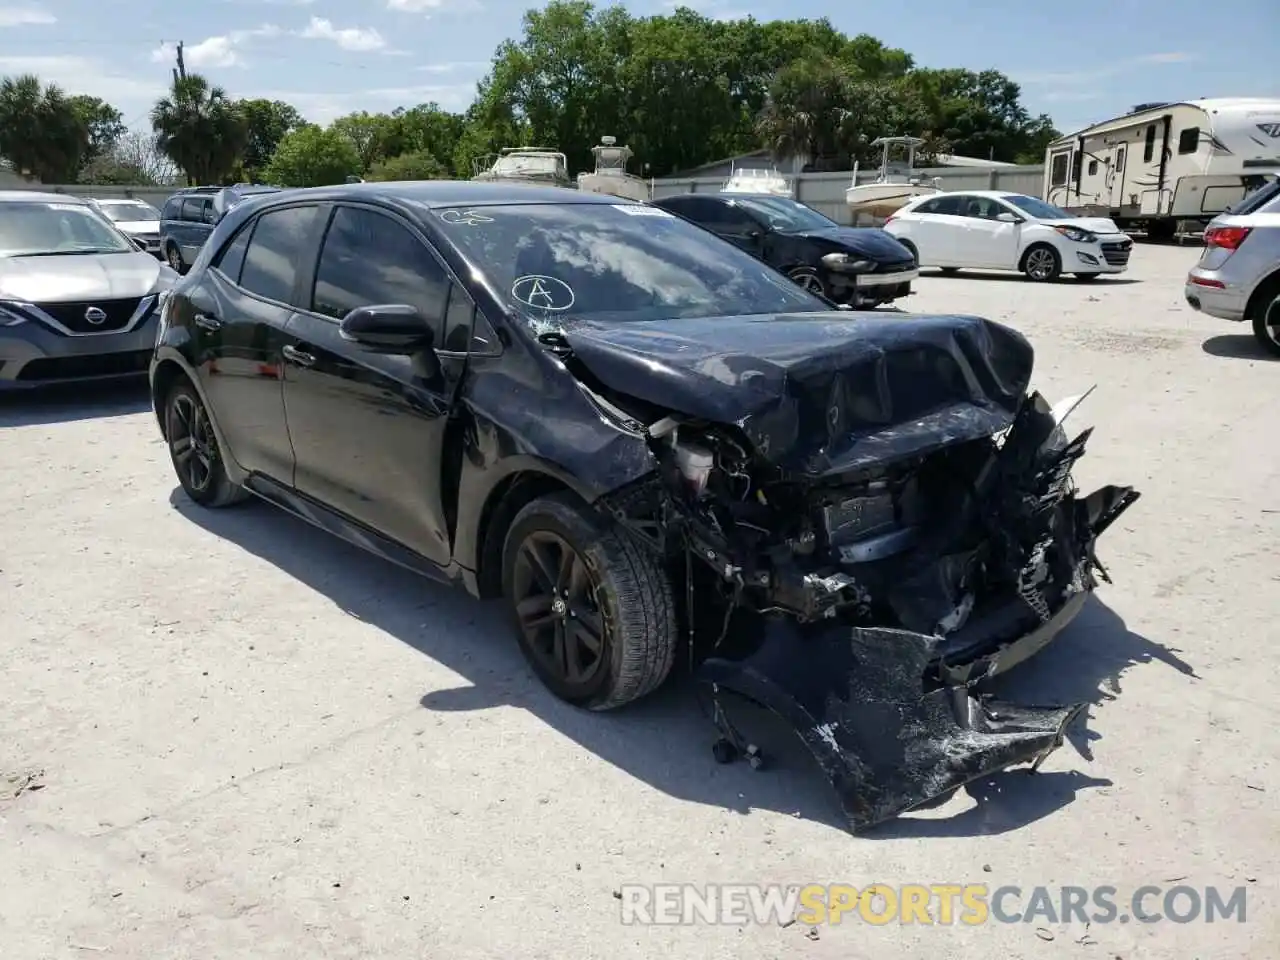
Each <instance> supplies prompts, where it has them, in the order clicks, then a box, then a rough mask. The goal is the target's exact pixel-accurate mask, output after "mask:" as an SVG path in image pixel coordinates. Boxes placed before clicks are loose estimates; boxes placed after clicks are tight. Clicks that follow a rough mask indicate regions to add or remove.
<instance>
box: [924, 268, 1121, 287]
mask: <svg viewBox="0 0 1280 960" xmlns="http://www.w3.org/2000/svg"><path fill="white" fill-rule="evenodd" d="M925 271H928V272H925ZM926 277H946V278H947V279H948V280H993V281H998V282H1001V283H1034V282H1035V281H1033V280H1029V279H1027V278H1026V277H1025V276H1023V275H1022V274H1020V273H1014V272H1013V271H1012V270H1011V271H1009V272H1008V273H1001V272H998V271H994V270H991V271H986V270H958V271H956V272H955V273H943V272H942V271H941V270H938V269H933V268H930V267H925V268H924V269H923V270H922V271H921V273H920V278H921V279H922V280H923V279H925V278H926ZM1050 282H1051V283H1055V284H1068V285H1071V284H1074V285H1075V286H1078V287H1089V288H1090V289H1092V288H1095V287H1096V288H1099V289H1101V288H1102V287H1106V286H1111V285H1124V284H1129V283H1142V281H1141V280H1139V279H1138V278H1137V277H1117V276H1114V275H1111V274H1106V275H1103V276H1100V277H1098V279H1097V280H1092V281H1088V282H1081V281H1079V280H1076V279H1075V278H1074V277H1073V276H1071V274H1064V275H1063V276H1061V277H1059V278H1058V279H1057V280H1053V281H1050Z"/></svg>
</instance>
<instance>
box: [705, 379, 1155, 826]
mask: <svg viewBox="0 0 1280 960" xmlns="http://www.w3.org/2000/svg"><path fill="white" fill-rule="evenodd" d="M1089 434H1090V431H1085V432H1084V433H1083V434H1081V436H1079V437H1077V438H1076V439H1075V440H1074V441H1071V442H1069V443H1068V442H1067V441H1066V439H1065V434H1063V433H1062V431H1061V427H1060V425H1059V421H1058V420H1057V416H1056V415H1055V414H1053V413H1051V411H1050V410H1049V409H1048V407H1047V405H1046V404H1045V403H1044V402H1043V400H1042V399H1041V398H1040V397H1039V396H1038V395H1034V396H1033V397H1032V398H1030V400H1029V402H1028V403H1026V404H1025V405H1024V406H1023V408H1022V410H1021V411H1020V412H1019V414H1018V417H1017V418H1016V419H1015V422H1014V425H1013V426H1012V427H1011V429H1010V431H1009V433H1008V436H1007V437H1006V439H1005V441H1004V443H1003V445H1002V446H1001V447H1000V448H999V450H998V452H997V453H996V454H995V455H994V463H993V464H992V467H991V469H990V470H989V471H987V472H986V475H987V476H988V478H989V480H988V481H986V486H985V493H984V492H983V491H982V490H979V491H978V496H979V499H978V501H977V502H978V503H980V504H982V506H980V507H975V515H981V516H983V517H984V518H985V520H984V523H985V524H986V525H987V529H988V536H987V539H986V542H985V543H984V544H982V545H980V546H976V547H973V548H971V549H968V550H965V551H961V552H958V553H951V554H941V553H940V554H938V555H936V557H935V559H934V560H933V561H931V562H930V561H926V560H925V559H924V558H923V557H922V558H920V561H919V564H918V567H917V570H916V572H915V573H914V574H907V575H904V576H902V577H901V578H899V579H898V580H897V581H896V582H897V585H898V587H899V588H900V589H899V590H898V591H897V592H896V593H891V594H890V596H889V597H888V601H889V602H890V604H892V605H893V606H894V609H895V610H896V612H897V614H898V617H899V620H900V621H901V622H902V624H903V625H901V626H894V627H882V626H853V625H849V624H848V623H845V624H837V623H836V620H835V618H832V619H827V620H825V621H822V620H819V621H818V622H817V623H811V624H802V623H801V622H800V621H799V620H798V619H796V618H793V617H785V616H771V617H769V619H768V620H767V621H766V622H765V625H764V632H763V635H762V636H761V637H759V638H758V639H757V641H756V642H755V644H754V645H753V646H752V647H751V648H750V649H749V650H747V651H744V652H743V654H742V655H737V656H735V655H732V654H729V653H725V654H717V655H713V656H711V657H710V658H709V659H707V660H706V661H704V662H703V663H702V665H701V667H700V670H699V677H700V679H701V680H703V681H704V682H706V683H709V684H711V686H712V690H713V692H714V693H715V694H717V695H718V694H719V692H720V691H721V690H722V689H723V690H729V691H733V692H735V693H738V694H741V695H743V696H745V697H747V698H749V699H751V700H754V701H755V702H757V703H759V704H761V705H763V706H764V707H766V708H768V709H770V710H772V711H773V712H774V713H776V714H777V715H778V716H780V717H781V718H782V719H784V720H785V721H786V722H788V723H789V724H791V726H792V727H793V728H794V729H795V730H796V731H797V733H799V735H800V737H801V739H802V740H803V741H804V742H805V743H806V744H807V745H808V747H809V749H810V750H811V751H812V752H813V754H814V756H815V757H816V758H817V759H818V762H819V763H820V764H821V766H822V768H823V770H824V771H825V772H826V774H827V776H828V778H829V779H830V780H831V783H832V785H833V786H834V787H835V789H836V792H837V794H838V796H839V799H840V804H841V807H842V808H843V810H844V813H845V815H846V816H847V817H848V819H849V823H850V825H851V827H852V829H853V831H854V832H858V831H861V830H865V829H867V828H868V827H872V826H874V825H876V824H878V823H881V822H883V821H885V820H888V819H891V818H892V817H895V816H897V815H899V814H901V813H904V812H906V811H908V810H911V809H912V808H914V807H918V806H920V805H921V804H923V803H926V802H927V801H929V800H932V799H935V798H937V797H941V796H945V795H946V794H948V793H950V792H951V791H953V790H955V789H956V788H958V787H961V786H963V785H964V784H966V783H968V782H970V781H971V780H975V779H978V778H980V777H985V776H989V775H991V774H993V773H996V772H998V771H1000V770H1003V769H1005V768H1006V767H1009V766H1011V765H1014V764H1019V763H1030V764H1032V765H1033V766H1038V765H1039V764H1040V762H1041V761H1043V760H1044V758H1045V757H1046V756H1047V755H1048V754H1049V753H1051V752H1052V751H1053V750H1055V749H1056V748H1057V747H1058V746H1060V745H1061V744H1062V742H1063V731H1064V730H1065V729H1066V726H1067V724H1069V723H1070V722H1071V720H1072V719H1073V718H1074V717H1075V716H1077V715H1078V714H1079V713H1080V711H1081V710H1082V709H1083V708H1084V704H1067V705H1060V706H1025V705H1019V704H1013V703H1002V702H998V701H995V700H991V699H987V698H983V697H979V696H977V695H975V693H974V692H973V689H972V688H973V687H974V685H976V684H977V683H979V682H980V681H982V680H985V679H987V678H989V677H991V676H993V675H995V674H998V673H1001V672H1003V671H1005V670H1008V669H1009V668H1010V667H1012V666H1014V665H1016V664H1018V663H1021V662H1023V661H1024V660H1026V659H1028V658H1029V657H1031V656H1033V655H1034V654H1036V653H1038V652H1039V651H1040V650H1041V649H1043V648H1044V647H1045V646H1046V645H1047V644H1048V643H1050V642H1051V641H1052V640H1053V639H1054V637H1056V636H1057V635H1058V634H1059V633H1060V632H1061V631H1062V630H1063V629H1064V628H1065V627H1066V626H1067V625H1068V624H1069V623H1070V622H1071V621H1072V620H1073V619H1075V617H1076V615H1077V614H1078V613H1079V612H1080V610H1081V609H1082V608H1083V606H1084V604H1085V603H1086V602H1087V599H1088V596H1089V594H1090V593H1091V592H1092V591H1093V589H1094V588H1095V586H1096V585H1097V580H1096V579H1095V573H1096V574H1097V575H1098V577H1100V578H1101V579H1104V580H1105V579H1107V576H1106V571H1105V570H1104V569H1103V568H1102V566H1101V564H1100V563H1099V562H1098V560H1097V557H1096V555H1095V544H1096V541H1097V538H1098V537H1099V536H1100V535H1101V534H1102V533H1103V532H1104V531H1105V530H1106V529H1107V528H1108V527H1110V526H1111V525H1112V524H1113V523H1114V522H1115V521H1116V519H1117V518H1119V516H1120V515H1121V514H1122V513H1124V511H1125V510H1127V509H1128V508H1129V507H1130V506H1131V505H1132V504H1133V503H1134V502H1135V501H1136V500H1137V499H1138V497H1139V494H1138V493H1137V492H1136V491H1135V490H1133V489H1132V488H1130V487H1119V486H1105V487H1102V488H1101V489H1099V490H1097V491H1095V492H1094V493H1092V494H1090V495H1088V496H1086V497H1077V496H1076V495H1075V493H1074V487H1073V485H1072V483H1071V480H1070V468H1071V466H1072V464H1073V463H1074V462H1075V461H1076V460H1077V459H1078V458H1079V457H1080V456H1081V455H1082V454H1083V452H1084V446H1085V442H1086V440H1087V439H1088V436H1089ZM977 569H982V570H985V571H986V574H985V575H986V576H992V575H994V576H995V578H996V579H995V580H992V581H989V582H988V585H987V587H986V588H985V589H978V588H968V587H965V586H964V584H965V583H966V581H968V582H970V583H972V582H974V581H972V580H969V575H968V574H964V573H962V572H961V571H964V570H969V571H973V570H977ZM855 576H856V570H855ZM846 579H851V578H846ZM823 582H824V581H817V583H816V584H815V585H814V586H813V587H812V589H818V588H820V586H821V584H822V583H823ZM837 589H842V590H848V589H851V587H850V586H848V585H844V586H840V587H838V588H837ZM961 598H963V599H961ZM958 600H959V601H960V602H959V603H958V602H957V601H958ZM814 614H815V617H820V616H822V611H821V609H820V608H819V607H818V606H817V605H816V604H815V605H814ZM932 624H937V627H936V628H935V627H932V626H930V625H932ZM944 624H945V625H946V626H945V627H944ZM906 625H910V629H908V628H907V627H906ZM931 630H932V632H929V631H931ZM717 706H718V709H717V714H716V715H717V720H718V722H721V728H722V731H725V732H726V738H727V739H729V740H730V742H731V744H732V745H733V746H735V747H737V748H738V749H739V750H742V745H741V744H740V743H737V742H735V741H736V739H737V737H736V733H734V731H733V729H732V725H731V724H729V723H728V721H727V718H725V717H724V713H723V708H722V707H720V704H719V700H718V697H717ZM747 753H748V754H749V755H750V753H751V751H750V750H747Z"/></svg>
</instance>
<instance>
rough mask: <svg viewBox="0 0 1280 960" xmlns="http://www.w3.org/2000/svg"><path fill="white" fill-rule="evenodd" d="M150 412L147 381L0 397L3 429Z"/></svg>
mask: <svg viewBox="0 0 1280 960" xmlns="http://www.w3.org/2000/svg"><path fill="white" fill-rule="evenodd" d="M150 409H151V394H150V392H149V390H148V388H147V382H146V380H145V379H141V380H138V381H136V382H128V383H115V384H110V385H108V384H74V385H73V384H66V385H59V386H57V387H44V388H41V389H39V390H21V391H15V392H13V393H0V429H3V428H5V427H31V426H38V425H40V424H46V423H70V422H71V421H74V420H96V419H99V418H101V417H121V416H124V415H126V414H130V413H142V412H144V411H147V410H150Z"/></svg>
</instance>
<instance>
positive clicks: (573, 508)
mask: <svg viewBox="0 0 1280 960" xmlns="http://www.w3.org/2000/svg"><path fill="white" fill-rule="evenodd" d="M588 511H589V508H587V507H585V506H584V505H582V504H581V502H580V501H577V500H576V499H574V498H572V497H570V496H569V495H558V496H552V497H545V498H540V499H537V500H534V501H533V502H532V503H530V504H528V505H527V506H526V507H524V509H522V510H521V511H520V512H519V513H518V514H517V515H516V517H515V520H514V521H513V522H512V524H511V528H510V530H509V531H508V532H507V537H506V543H505V545H504V547H503V551H502V592H503V596H504V597H505V598H506V600H507V603H508V605H509V606H510V609H511V615H512V618H513V620H514V622H515V627H516V635H517V637H518V639H519V643H520V651H521V653H523V654H524V656H525V659H526V660H527V661H528V662H529V665H530V666H531V667H532V668H533V671H534V673H535V674H537V676H538V679H540V680H541V681H542V682H543V683H544V684H545V685H546V686H547V688H548V689H549V690H551V692H552V693H554V694H555V695H556V696H557V697H559V698H560V699H562V700H565V701H567V702H569V703H572V704H574V705H575V706H580V707H586V708H588V709H591V710H610V709H613V708H615V707H620V706H622V705H623V704H625V703H629V702H630V701H632V700H636V699H638V698H640V697H643V696H644V695H645V694H648V693H651V692H653V691H654V690H656V689H657V688H658V687H659V686H660V685H661V684H662V682H663V681H664V680H665V679H666V678H667V675H668V674H669V673H670V672H671V667H672V665H673V663H674V662H675V651H676V644H677V639H678V636H679V634H678V630H677V626H676V615H675V602H674V600H673V598H672V590H671V581H670V579H669V578H668V576H667V574H666V571H665V570H664V569H663V567H662V565H661V564H660V562H659V560H658V558H657V557H655V556H653V555H652V554H650V553H649V552H647V551H646V550H644V548H643V547H641V546H640V545H639V544H637V543H635V542H634V541H632V540H631V539H629V538H628V537H627V536H626V534H625V533H624V532H622V531H620V530H618V529H616V528H613V527H612V526H611V525H610V524H609V521H607V520H605V519H604V518H603V517H596V516H592V515H591V514H590V513H589V512H588Z"/></svg>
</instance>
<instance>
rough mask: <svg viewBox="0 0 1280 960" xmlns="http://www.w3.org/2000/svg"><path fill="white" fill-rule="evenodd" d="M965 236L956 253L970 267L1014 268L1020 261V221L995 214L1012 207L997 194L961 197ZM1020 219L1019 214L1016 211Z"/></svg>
mask: <svg viewBox="0 0 1280 960" xmlns="http://www.w3.org/2000/svg"><path fill="white" fill-rule="evenodd" d="M960 209H961V211H962V213H963V214H964V239H963V240H961V242H960V245H959V248H958V251H957V256H958V257H960V258H961V262H962V263H963V265H964V266H967V267H986V268H988V269H996V270H1011V269H1013V268H1014V267H1016V266H1017V265H1018V233H1019V225H1018V224H1016V223H1006V222H1004V221H1002V220H997V219H996V218H997V217H998V216H999V215H1000V214H1002V213H1012V212H1013V211H1012V210H1011V209H1010V208H1009V207H1007V206H1005V205H1004V204H1003V203H1001V202H1000V201H999V200H997V199H995V198H994V197H975V196H964V197H961V198H960ZM1015 216H1018V217H1019V219H1021V215H1020V214H1015Z"/></svg>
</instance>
